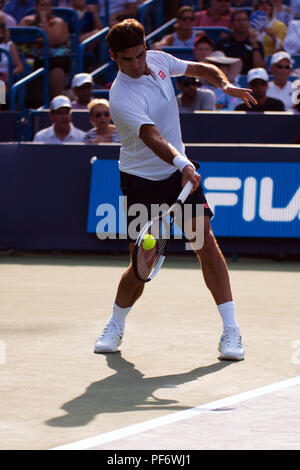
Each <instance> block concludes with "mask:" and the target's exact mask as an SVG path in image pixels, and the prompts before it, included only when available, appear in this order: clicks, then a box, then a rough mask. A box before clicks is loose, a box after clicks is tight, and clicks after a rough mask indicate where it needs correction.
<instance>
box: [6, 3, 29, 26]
mask: <svg viewBox="0 0 300 470" xmlns="http://www.w3.org/2000/svg"><path fill="white" fill-rule="evenodd" d="M32 8H35V0H8V1H7V2H6V3H5V5H4V7H3V8H2V10H3V11H4V13H7V14H8V15H11V16H12V17H13V18H14V19H15V20H16V22H17V23H20V21H21V19H22V18H24V16H26V13H27V11H28V10H30V9H32Z"/></svg>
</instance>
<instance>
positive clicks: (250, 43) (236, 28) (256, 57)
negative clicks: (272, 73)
mask: <svg viewBox="0 0 300 470" xmlns="http://www.w3.org/2000/svg"><path fill="white" fill-rule="evenodd" d="M231 30H232V34H231V35H230V36H229V37H227V38H224V39H220V40H219V41H218V42H217V43H216V50H218V51H223V52H224V54H225V55H227V56H228V57H239V58H240V59H241V61H242V64H243V66H242V70H241V74H242V75H246V74H247V72H248V71H249V70H250V69H252V68H255V67H265V61H264V50H263V46H262V44H261V43H260V42H259V40H258V39H257V33H256V31H255V30H254V29H253V28H251V27H250V23H249V18H248V15H247V13H246V12H245V11H244V10H235V11H234V12H233V13H232V15H231Z"/></svg>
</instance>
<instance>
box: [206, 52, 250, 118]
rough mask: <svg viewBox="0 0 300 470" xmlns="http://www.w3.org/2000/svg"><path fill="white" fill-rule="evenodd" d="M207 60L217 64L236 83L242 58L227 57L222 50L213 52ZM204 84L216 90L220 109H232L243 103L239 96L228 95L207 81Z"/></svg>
mask: <svg viewBox="0 0 300 470" xmlns="http://www.w3.org/2000/svg"><path fill="white" fill-rule="evenodd" d="M205 62H208V63H210V64H213V65H216V66H217V67H218V68H219V69H221V70H222V72H224V74H225V75H226V76H227V78H228V79H229V81H230V82H231V83H232V84H234V83H235V81H236V79H237V77H238V75H239V74H240V71H241V69H242V61H241V59H239V58H238V57H227V56H226V55H225V54H224V52H222V51H214V52H212V53H211V55H210V56H208V57H206V59H205ZM204 86H205V88H208V89H209V90H212V91H213V92H214V94H215V97H216V109H218V110H222V111H232V110H234V109H235V107H236V106H237V105H238V104H239V103H241V100H240V99H239V98H235V97H234V96H229V95H227V94H226V93H224V91H223V90H221V88H216V87H214V86H213V85H212V84H211V83H208V82H206V83H205V84H204Z"/></svg>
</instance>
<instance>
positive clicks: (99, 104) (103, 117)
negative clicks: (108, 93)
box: [83, 98, 119, 144]
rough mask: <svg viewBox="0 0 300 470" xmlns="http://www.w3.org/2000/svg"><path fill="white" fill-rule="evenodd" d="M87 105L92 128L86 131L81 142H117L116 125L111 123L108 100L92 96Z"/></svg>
mask: <svg viewBox="0 0 300 470" xmlns="http://www.w3.org/2000/svg"><path fill="white" fill-rule="evenodd" d="M87 107H88V110H89V113H90V121H91V124H92V126H93V128H92V129H90V130H89V131H88V132H86V134H85V136H84V139H83V142H84V143H85V144H102V143H106V142H119V136H118V134H117V130H116V127H115V126H114V124H112V123H111V115H110V112H109V102H108V101H107V100H105V99H99V98H94V99H92V100H91V101H90V102H89V104H88V106H87Z"/></svg>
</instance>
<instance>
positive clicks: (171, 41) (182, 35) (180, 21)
mask: <svg viewBox="0 0 300 470" xmlns="http://www.w3.org/2000/svg"><path fill="white" fill-rule="evenodd" d="M176 20H177V21H176V24H175V26H174V27H175V32H174V33H171V34H167V35H166V36H164V37H163V38H162V39H161V40H160V41H158V42H156V43H154V44H153V49H156V50H159V49H161V48H162V47H172V46H176V47H193V46H194V43H195V40H196V39H197V37H199V36H201V35H203V33H202V32H196V31H194V30H193V26H194V22H195V11H194V9H193V8H192V7H189V6H183V7H181V8H179V10H178V11H177V14H176Z"/></svg>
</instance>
